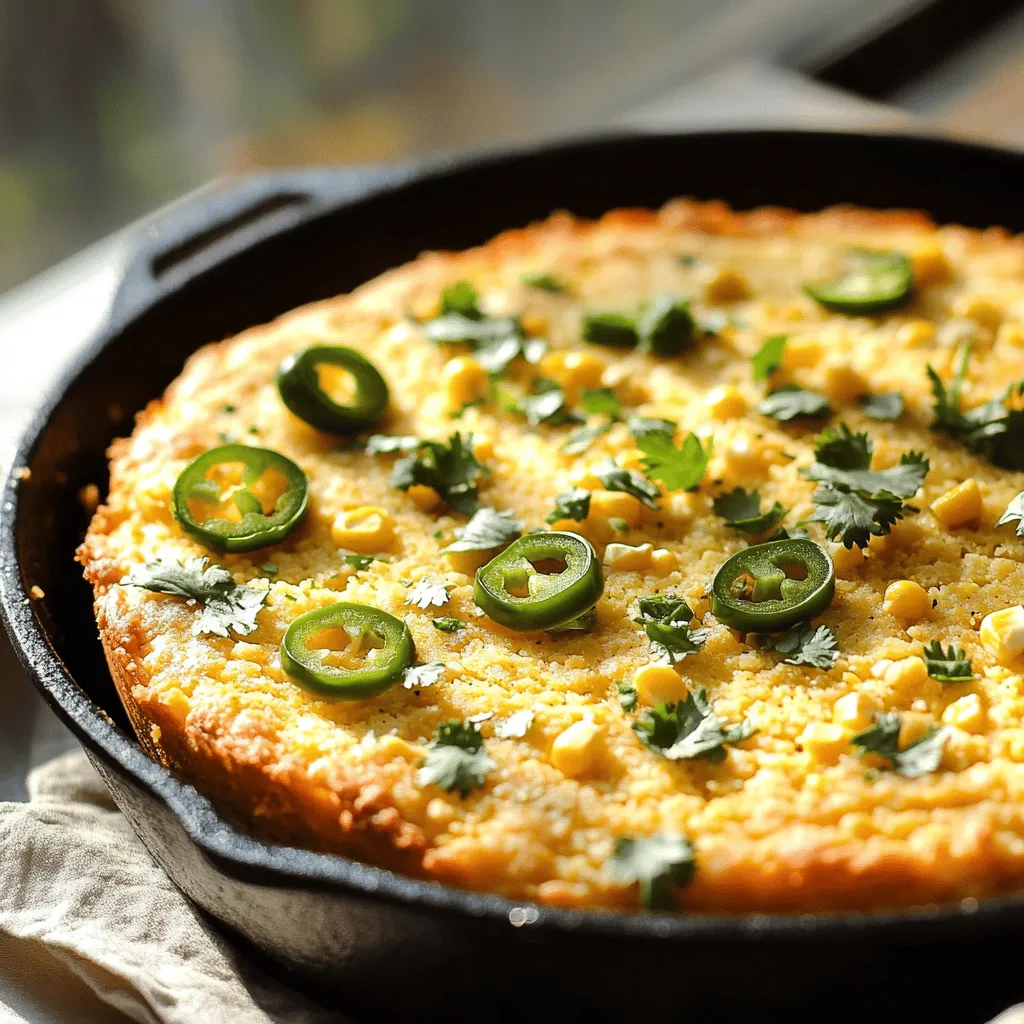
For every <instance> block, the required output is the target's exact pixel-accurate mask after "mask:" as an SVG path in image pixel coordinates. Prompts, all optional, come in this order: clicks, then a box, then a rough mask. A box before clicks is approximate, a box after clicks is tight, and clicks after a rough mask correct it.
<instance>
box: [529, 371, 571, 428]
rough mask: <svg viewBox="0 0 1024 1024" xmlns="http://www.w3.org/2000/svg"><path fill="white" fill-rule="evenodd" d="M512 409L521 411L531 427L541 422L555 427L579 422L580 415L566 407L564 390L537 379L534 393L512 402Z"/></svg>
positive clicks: (547, 381)
mask: <svg viewBox="0 0 1024 1024" xmlns="http://www.w3.org/2000/svg"><path fill="white" fill-rule="evenodd" d="M513 411H515V412H519V413H522V415H523V416H525V417H526V422H527V423H529V424H530V426H531V427H536V426H538V425H539V424H541V423H547V424H548V425H550V426H553V427H556V426H561V425H562V424H565V423H579V422H580V417H579V416H577V415H576V414H575V413H574V412H571V411H570V410H569V409H568V407H567V403H566V395H565V392H564V391H563V390H562V389H561V388H560V387H559V386H558V385H557V384H555V383H554V381H550V380H543V379H541V380H538V381H537V382H536V384H535V385H534V393H533V394H532V395H524V396H523V397H522V398H520V399H518V401H516V402H515V403H514V404H513Z"/></svg>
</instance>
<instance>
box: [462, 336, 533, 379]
mask: <svg viewBox="0 0 1024 1024" xmlns="http://www.w3.org/2000/svg"><path fill="white" fill-rule="evenodd" d="M522 354H523V342H522V339H521V338H520V337H519V335H518V334H513V333H509V334H504V335H502V336H501V337H498V338H494V339H492V340H491V341H487V342H483V343H481V344H480V345H479V346H478V347H477V349H476V351H475V352H474V353H473V355H474V358H475V359H476V361H477V362H478V363H479V364H480V365H481V366H482V367H483V368H484V369H485V370H486V371H487V372H488V373H504V372H505V370H506V369H507V368H508V365H509V363H511V362H512V360H513V359H515V358H516V357H517V356H520V355H522Z"/></svg>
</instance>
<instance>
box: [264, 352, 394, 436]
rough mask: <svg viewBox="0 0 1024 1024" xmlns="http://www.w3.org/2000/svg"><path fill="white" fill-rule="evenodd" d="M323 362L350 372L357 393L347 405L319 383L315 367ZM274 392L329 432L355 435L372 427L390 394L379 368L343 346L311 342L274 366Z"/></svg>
mask: <svg viewBox="0 0 1024 1024" xmlns="http://www.w3.org/2000/svg"><path fill="white" fill-rule="evenodd" d="M322 363H328V364H330V365H331V366H340V367H341V368H342V369H343V370H347V371H348V372H349V373H350V374H352V377H353V379H354V380H355V385H356V396H355V400H354V401H353V402H352V403H351V404H350V405H343V404H341V403H340V402H335V401H334V399H333V398H331V397H330V395H328V394H327V392H326V391H324V389H323V388H322V387H321V386H320V380H319V378H318V376H317V372H316V368H317V367H318V366H319V365H321V364H322ZM277 391H278V394H279V395H280V396H281V401H282V402H284V404H285V406H286V407H287V408H288V410H289V411H290V412H292V413H294V414H295V415H296V416H298V417H299V419H300V420H303V421H304V422H305V423H308V424H309V425H310V426H311V427H316V429H317V430H323V431H324V432H325V433H328V434H356V433H358V432H359V431H360V430H365V429H366V428H367V427H372V426H373V425H374V424H375V423H376V422H377V421H378V420H379V419H380V418H381V416H383V415H384V410H385V409H387V407H388V401H389V399H390V397H391V395H390V392H389V391H388V385H387V381H385V380H384V378H383V377H382V376H381V373H380V370H378V369H377V367H376V366H374V365H373V363H371V362H370V360H369V359H367V358H366V356H364V355H363V354H362V353H361V352H357V351H356V350H355V349H354V348H347V347H345V346H344V345H311V346H310V347H309V348H304V349H303V350H302V351H301V352H296V353H295V354H294V355H290V356H288V358H287V359H285V360H284V362H282V363H281V365H280V366H279V367H278V368H277Z"/></svg>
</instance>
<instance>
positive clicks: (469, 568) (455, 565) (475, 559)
mask: <svg viewBox="0 0 1024 1024" xmlns="http://www.w3.org/2000/svg"><path fill="white" fill-rule="evenodd" d="M493 556H494V551H493V550H492V551H446V552H445V553H444V557H445V560H446V561H447V562H448V565H449V566H451V568H452V569H454V570H455V572H461V573H463V574H464V575H466V576H472V575H473V574H474V573H475V572H476V571H477V569H479V568H480V566H481V565H486V564H487V563H488V562H489V561H490V560H491V558H492V557H493Z"/></svg>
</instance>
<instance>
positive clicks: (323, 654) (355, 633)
mask: <svg viewBox="0 0 1024 1024" xmlns="http://www.w3.org/2000/svg"><path fill="white" fill-rule="evenodd" d="M414 656H415V650H414V649H413V643H412V636H411V635H410V633H409V627H408V626H406V624H405V623H404V622H402V620H401V619H396V618H395V617H394V615H389V614H388V613H387V612H382V611H381V610H380V609H379V608H371V607H369V606H368V605H365V604H351V603H348V602H344V601H342V602H339V603H338V604H329V605H327V607H325V608H318V609H317V610H316V611H312V612H306V614H305V615H300V616H299V617H298V618H297V619H296V620H295V621H294V622H293V623H292V624H291V625H290V626H289V627H288V629H287V631H286V632H285V634H284V640H283V641H282V643H281V667H282V668H283V669H284V670H285V672H287V673H288V675H289V676H291V677H292V679H294V680H295V682H297V683H298V684H299V685H300V686H302V687H303V688H305V689H307V690H310V691H311V692H312V693H317V694H321V695H323V696H325V697H335V698H337V699H338V700H361V699H362V698H364V697H373V696H374V695H375V694H378V693H382V692H383V691H384V690H386V689H387V688H388V687H389V686H392V685H393V684H395V683H397V682H398V680H399V679H401V678H402V673H403V672H404V671H405V670H406V669H407V668H408V667H409V666H410V665H411V664H412V662H413V658H414ZM328 659H333V661H334V664H331V663H329V660H328ZM346 661H348V662H359V661H361V664H358V665H352V664H345V662H346Z"/></svg>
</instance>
